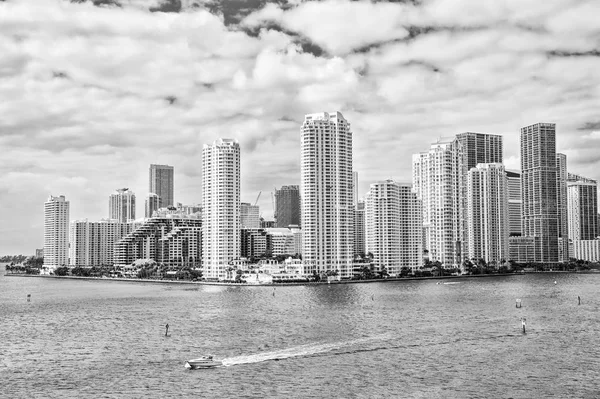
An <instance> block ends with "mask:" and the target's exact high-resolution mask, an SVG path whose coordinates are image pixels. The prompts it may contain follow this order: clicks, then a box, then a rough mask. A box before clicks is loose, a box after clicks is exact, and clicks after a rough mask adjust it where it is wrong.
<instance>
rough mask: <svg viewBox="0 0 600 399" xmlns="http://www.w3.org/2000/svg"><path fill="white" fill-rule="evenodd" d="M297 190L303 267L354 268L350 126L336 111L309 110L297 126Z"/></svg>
mask: <svg viewBox="0 0 600 399" xmlns="http://www.w3.org/2000/svg"><path fill="white" fill-rule="evenodd" d="M300 132H301V137H300V146H301V156H300V179H301V182H300V196H301V198H302V211H301V215H302V216H301V218H302V236H303V246H304V247H303V261H304V265H305V271H306V272H307V273H311V272H317V273H323V272H326V271H337V272H338V275H339V276H340V277H341V278H349V277H351V276H352V272H353V252H354V242H353V241H354V233H353V229H354V222H353V217H354V206H353V203H352V201H353V195H352V193H353V184H352V132H351V130H350V124H349V123H348V121H346V119H345V118H344V116H343V115H342V114H341V113H340V112H332V113H327V112H320V113H315V114H308V115H306V116H305V118H304V123H303V124H302V127H301V130H300Z"/></svg>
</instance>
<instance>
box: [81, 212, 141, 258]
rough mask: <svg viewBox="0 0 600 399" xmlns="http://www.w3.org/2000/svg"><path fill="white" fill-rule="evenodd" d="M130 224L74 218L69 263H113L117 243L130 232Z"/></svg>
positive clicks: (109, 220) (108, 220)
mask: <svg viewBox="0 0 600 399" xmlns="http://www.w3.org/2000/svg"><path fill="white" fill-rule="evenodd" d="M129 227H130V225H129V224H127V223H122V222H119V221H118V220H111V219H103V220H100V221H97V222H90V221H88V220H87V219H85V220H74V221H72V222H71V229H70V234H69V265H70V266H71V267H92V266H102V265H110V266H112V265H113V255H114V252H115V244H116V243H117V242H118V241H119V240H120V239H121V238H122V237H124V236H125V235H126V234H127V233H128V232H129Z"/></svg>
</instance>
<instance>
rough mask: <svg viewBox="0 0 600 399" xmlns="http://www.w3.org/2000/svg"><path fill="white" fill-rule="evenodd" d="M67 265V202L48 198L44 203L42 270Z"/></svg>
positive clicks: (59, 197)
mask: <svg viewBox="0 0 600 399" xmlns="http://www.w3.org/2000/svg"><path fill="white" fill-rule="evenodd" d="M68 264H69V201H67V200H65V196H64V195H61V196H58V197H54V196H52V195H51V196H50V197H49V198H48V200H47V201H46V202H45V203H44V268H48V269H49V271H51V270H54V269H56V268H57V267H60V266H66V265H68Z"/></svg>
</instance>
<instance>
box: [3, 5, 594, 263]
mask: <svg viewBox="0 0 600 399" xmlns="http://www.w3.org/2000/svg"><path fill="white" fill-rule="evenodd" d="M598 14H600V3H598V2H597V1H593V0H581V1H580V0H545V1H542V0H506V1H500V2H499V1H493V0H482V1H477V2H474V1H467V0H424V1H418V2H411V1H406V2H385V1H377V2H372V1H366V0H363V1H348V0H325V1H321V2H303V1H296V0H294V1H280V2H277V3H267V2H266V1H264V0H253V1H247V2H217V1H213V0H189V1H188V0H186V1H184V0H182V1H178V0H152V1H141V0H118V1H81V2H80V1H76V2H70V1H66V0H48V1H43V2H40V1H37V0H8V1H4V2H0V54H2V62H1V63H0V146H1V147H2V148H3V156H2V157H1V158H0V199H1V200H2V201H3V203H6V204H11V205H10V206H9V207H3V208H1V210H0V220H2V221H3V222H5V223H2V224H1V225H0V229H2V230H1V231H0V233H2V232H5V233H7V232H8V231H9V230H10V231H11V233H10V234H8V233H7V234H4V235H3V236H4V237H7V239H6V240H5V241H3V249H4V250H5V251H8V252H11V248H14V251H12V252H29V253H31V252H32V251H33V248H35V247H40V246H41V242H42V241H41V236H42V233H41V229H42V227H41V220H42V207H43V202H44V201H45V199H46V198H47V196H48V195H49V194H53V195H59V194H64V195H66V196H67V198H68V199H70V200H71V218H72V219H76V218H82V217H88V218H90V219H98V218H101V217H106V216H107V209H106V208H107V197H108V195H109V194H110V193H111V192H112V191H113V190H114V189H115V188H117V187H130V188H132V189H133V191H135V192H136V194H137V196H138V201H140V206H139V207H138V208H139V209H142V206H141V203H142V201H143V198H144V196H145V194H146V193H147V190H148V187H147V173H148V165H149V164H150V163H166V164H170V165H173V166H174V167H175V173H176V187H175V197H176V201H178V202H183V203H198V202H199V201H200V198H201V197H200V195H201V193H200V175H201V173H200V172H201V171H200V165H201V152H202V145H203V144H205V143H211V142H212V141H214V140H215V139H217V138H219V137H228V138H235V139H238V140H239V141H240V144H241V148H242V166H243V170H242V199H243V200H245V201H252V200H253V199H254V198H256V195H257V193H258V192H259V191H261V190H262V191H265V192H269V191H271V190H272V187H273V186H279V185H283V184H298V183H299V125H300V124H301V122H302V120H303V116H304V114H306V113H311V112H318V111H333V110H339V111H341V112H342V113H343V114H344V115H345V117H346V118H347V119H348V120H349V122H350V123H351V126H352V130H353V132H354V140H353V141H354V166H355V170H357V171H358V172H359V175H360V187H359V191H360V192H363V193H364V192H366V191H367V189H368V184H369V183H370V182H372V181H376V180H381V179H382V178H388V177H392V178H396V179H398V180H403V181H410V176H411V170H410V167H411V166H410V158H411V154H412V153H415V152H419V151H423V150H425V149H427V148H428V147H429V144H430V143H431V142H433V141H435V140H436V139H437V138H438V137H440V136H450V135H453V134H456V133H460V132H464V131H480V132H489V133H498V134H503V135H504V142H505V156H506V162H507V165H509V166H510V167H512V168H518V165H519V161H518V156H519V154H518V148H519V128H520V127H521V126H524V125H527V124H531V123H535V122H542V121H548V122H555V123H557V125H558V134H557V148H558V150H559V151H561V152H564V153H566V154H567V156H568V162H569V169H570V171H571V172H574V173H578V174H581V175H584V176H588V177H591V178H600V176H598V175H597V170H598V166H599V165H598V163H599V160H600V157H598V155H597V154H595V152H594V150H593V149H594V148H595V147H597V141H598V134H597V132H598V130H599V127H600V123H599V122H598V120H599V119H598V104H599V103H600V72H598V71H600V56H599V54H600V48H599V41H598V40H599V37H600V27H599V26H600V25H598V24H597V21H596V18H595V16H596V15H598ZM259 205H261V207H262V209H263V215H264V216H266V217H269V216H270V214H271V212H272V209H271V208H272V206H271V202H270V198H269V195H263V196H262V197H261V200H260V202H259ZM15 224H22V225H24V226H26V228H23V229H20V230H19V231H14V229H12V230H11V229H10V227H9V226H11V225H15Z"/></svg>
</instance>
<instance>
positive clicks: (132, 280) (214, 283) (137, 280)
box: [4, 270, 598, 287]
mask: <svg viewBox="0 0 600 399" xmlns="http://www.w3.org/2000/svg"><path fill="white" fill-rule="evenodd" d="M541 273H543V274H566V273H574V274H596V273H598V272H597V271H593V270H586V271H566V270H553V271H527V272H518V273H502V274H470V275H460V276H430V277H393V278H382V279H373V280H340V281H335V280H332V281H331V282H327V281H314V282H308V283H307V282H283V283H266V284H247V283H229V282H218V281H189V280H168V279H140V278H124V277H80V276H50V275H43V274H26V273H5V274H4V275H5V276H7V277H37V278H51V279H66V280H88V281H108V282H123V283H152V284H187V285H212V286H231V287H284V286H315V285H337V284H362V283H367V284H368V283H387V282H396V281H415V280H456V279H459V280H460V279H466V278H493V277H506V276H524V275H526V274H541Z"/></svg>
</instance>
